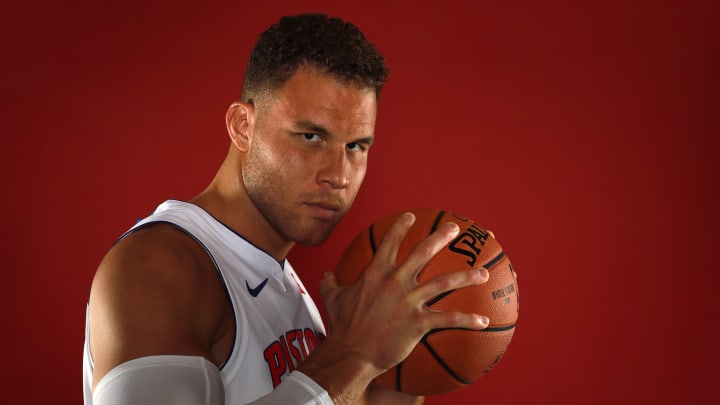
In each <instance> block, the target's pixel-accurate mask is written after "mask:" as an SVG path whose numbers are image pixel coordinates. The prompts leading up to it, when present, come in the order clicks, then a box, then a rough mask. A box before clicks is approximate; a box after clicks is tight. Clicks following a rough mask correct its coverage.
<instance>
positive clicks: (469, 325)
mask: <svg viewBox="0 0 720 405" xmlns="http://www.w3.org/2000/svg"><path fill="white" fill-rule="evenodd" d="M427 319H428V323H429V326H430V328H431V329H443V328H465V329H473V330H482V329H485V328H487V327H488V325H489V324H490V319H489V318H488V317H487V316H484V315H480V314H469V313H465V312H444V311H436V312H431V313H430V314H429V315H428V318H427Z"/></svg>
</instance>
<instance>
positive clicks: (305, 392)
mask: <svg viewBox="0 0 720 405" xmlns="http://www.w3.org/2000/svg"><path fill="white" fill-rule="evenodd" d="M252 404H253V405H274V404H293V405H333V400H332V399H330V395H328V393H327V391H325V389H324V388H323V387H321V386H320V385H318V383H316V382H315V381H313V379H312V378H310V377H308V376H306V375H305V374H303V373H301V372H299V371H297V370H295V371H293V372H292V373H290V375H288V376H287V377H285V378H284V379H283V380H282V382H281V383H280V385H278V386H277V387H276V388H275V389H274V390H273V391H272V392H271V393H269V394H267V395H265V396H264V397H262V398H260V399H258V400H257V401H254V402H252Z"/></svg>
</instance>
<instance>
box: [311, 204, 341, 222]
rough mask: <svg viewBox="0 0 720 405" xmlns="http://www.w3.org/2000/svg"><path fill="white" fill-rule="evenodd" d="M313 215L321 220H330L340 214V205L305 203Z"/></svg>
mask: <svg viewBox="0 0 720 405" xmlns="http://www.w3.org/2000/svg"><path fill="white" fill-rule="evenodd" d="M305 205H306V206H308V207H309V208H310V210H311V211H312V213H313V215H314V216H315V217H318V218H320V219H325V220H330V219H333V218H335V217H336V216H337V215H338V214H339V213H340V208H341V206H340V204H338V203H334V202H329V201H313V202H308V203H305Z"/></svg>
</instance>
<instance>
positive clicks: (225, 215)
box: [191, 155, 294, 262]
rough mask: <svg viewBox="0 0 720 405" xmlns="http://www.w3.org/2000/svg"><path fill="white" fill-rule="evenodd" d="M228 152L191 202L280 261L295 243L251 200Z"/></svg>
mask: <svg viewBox="0 0 720 405" xmlns="http://www.w3.org/2000/svg"><path fill="white" fill-rule="evenodd" d="M232 160H233V159H232V157H231V156H230V155H228V157H227V158H226V159H225V162H223V164H222V166H220V170H218V173H217V174H216V175H215V178H214V179H213V181H212V182H211V183H210V185H209V186H208V187H207V188H206V189H205V190H204V191H203V192H202V193H200V194H199V195H198V196H196V197H195V198H193V199H192V200H191V202H192V203H193V204H195V205H197V206H199V207H201V208H203V209H204V210H205V211H207V212H209V213H210V214H211V215H212V216H214V217H215V218H217V219H218V220H219V221H220V222H222V223H223V224H225V225H226V226H228V227H230V229H232V230H233V231H235V232H236V233H238V234H239V235H242V236H243V237H244V238H245V239H247V240H248V241H250V242H251V243H252V244H253V245H255V246H257V247H259V248H260V249H263V250H264V251H266V252H267V253H269V254H270V255H271V256H273V257H274V258H275V260H277V261H278V262H282V261H283V260H284V259H285V257H286V256H287V255H288V253H289V252H290V249H292V247H293V245H294V243H293V242H292V241H289V240H287V239H286V238H284V237H283V236H282V235H280V234H279V233H278V232H277V231H276V230H275V228H273V226H272V225H271V224H270V223H269V222H268V221H267V220H266V219H265V217H264V216H263V215H262V213H261V212H260V211H259V210H258V209H257V207H256V206H255V204H253V202H252V201H251V200H250V197H249V196H248V194H247V192H246V191H245V186H244V184H243V182H242V178H241V176H240V174H239V173H238V170H237V168H238V166H237V165H234V164H232Z"/></svg>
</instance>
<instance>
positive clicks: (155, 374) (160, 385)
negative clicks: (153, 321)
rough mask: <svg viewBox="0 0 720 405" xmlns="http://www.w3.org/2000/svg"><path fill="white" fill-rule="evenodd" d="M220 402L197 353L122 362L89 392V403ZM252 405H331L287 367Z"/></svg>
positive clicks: (221, 392)
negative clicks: (268, 391)
mask: <svg viewBox="0 0 720 405" xmlns="http://www.w3.org/2000/svg"><path fill="white" fill-rule="evenodd" d="M125 404H134V405H155V404H178V405H224V404H225V388H224V387H223V382H222V378H221V376H220V370H218V368H217V366H215V365H214V364H212V363H211V362H210V361H209V360H207V359H206V358H204V357H200V356H169V355H168V356H148V357H141V358H138V359H134V360H130V361H128V362H125V363H123V364H121V365H119V366H117V367H115V368H113V369H112V370H110V372H109V373H107V375H105V376H104V377H103V378H102V379H101V380H100V382H99V383H98V384H97V386H96V387H95V389H94V390H93V405H125ZM252 404H255V405H272V404H293V405H295V404H297V405H332V404H333V401H332V399H330V396H329V395H328V393H327V391H325V389H323V388H322V387H321V386H320V385H318V384H317V383H316V382H315V381H313V380H312V379H311V378H310V377H308V376H306V375H305V374H303V373H301V372H299V371H297V370H296V371H293V372H292V373H290V375H288V376H287V377H285V378H284V379H283V382H282V383H281V384H280V385H278V386H277V388H275V389H274V390H273V391H272V392H270V393H269V394H267V395H266V396H264V397H262V398H260V399H258V400H256V401H254V402H252Z"/></svg>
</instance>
